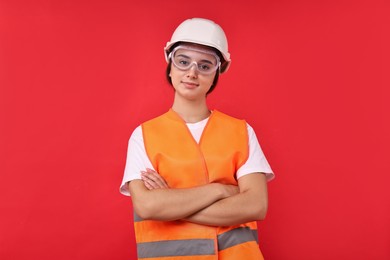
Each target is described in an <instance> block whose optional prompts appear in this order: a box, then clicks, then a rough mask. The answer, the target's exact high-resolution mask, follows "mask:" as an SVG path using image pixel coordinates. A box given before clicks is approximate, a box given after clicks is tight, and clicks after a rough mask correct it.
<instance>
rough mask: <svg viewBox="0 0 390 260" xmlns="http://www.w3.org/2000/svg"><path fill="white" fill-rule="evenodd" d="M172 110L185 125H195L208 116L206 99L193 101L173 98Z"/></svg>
mask: <svg viewBox="0 0 390 260" xmlns="http://www.w3.org/2000/svg"><path fill="white" fill-rule="evenodd" d="M172 110H173V111H175V112H176V113H177V114H179V116H180V117H181V118H182V119H183V120H184V121H185V122H187V123H196V122H199V121H202V120H203V119H206V118H207V117H209V116H210V110H209V109H208V107H207V103H206V98H204V99H202V100H193V101H190V100H183V99H180V98H175V100H174V102H173V105H172Z"/></svg>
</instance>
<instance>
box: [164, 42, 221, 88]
mask: <svg viewBox="0 0 390 260" xmlns="http://www.w3.org/2000/svg"><path fill="white" fill-rule="evenodd" d="M180 43H181V42H178V43H176V44H174V45H173V46H172V47H171V48H170V51H171V50H173V49H174V48H175V47H176V46H178V45H180ZM210 48H211V49H212V50H214V51H215V53H216V54H217V55H218V57H219V58H220V60H221V63H223V61H224V59H223V56H222V54H221V53H220V52H219V51H218V50H217V49H215V48H212V47H210ZM171 64H172V61H171V60H169V61H168V66H167V69H166V70H165V77H166V79H167V81H168V83H169V84H170V85H171V86H173V85H172V79H171V77H170V76H169V74H170V73H171ZM218 79H219V70H217V72H216V73H215V77H214V81H213V84H212V85H211V87H210V89H209V91H207V93H206V95H208V94H210V93H211V92H212V91H213V90H214V89H215V87H216V86H217V83H218Z"/></svg>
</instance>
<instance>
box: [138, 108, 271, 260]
mask: <svg viewBox="0 0 390 260" xmlns="http://www.w3.org/2000/svg"><path fill="white" fill-rule="evenodd" d="M142 132H143V135H144V144H145V148H146V151H147V154H148V157H149V158H150V160H151V163H152V164H153V167H154V169H156V170H157V172H158V173H159V174H160V175H161V176H162V177H163V178H164V179H165V180H166V182H167V183H168V185H169V187H170V188H190V187H195V186H199V185H204V184H208V183H217V182H218V183H224V184H232V185H237V180H236V179H235V172H236V171H237V169H238V168H239V167H241V165H243V164H244V163H245V161H246V160H247V157H248V153H249V151H248V132H247V126H246V122H245V121H244V120H238V119H235V118H233V117H230V116H228V115H225V114H224V113H221V112H219V111H216V110H214V111H213V113H212V114H211V116H210V118H209V121H208V122H207V129H205V131H204V132H203V134H202V139H201V141H200V143H199V144H198V143H196V142H195V141H194V139H193V138H192V136H191V134H190V133H189V131H188V128H187V126H186V123H185V122H184V121H183V119H182V118H181V117H180V116H179V115H178V114H177V113H176V112H174V111H173V110H172V109H170V110H169V111H168V112H167V113H165V114H163V115H161V116H159V117H157V118H154V119H152V120H149V121H147V122H145V123H143V124H142ZM201 196H207V194H202V195H201ZM178 206H179V207H180V205H178ZM134 229H135V235H136V241H137V253H138V258H139V259H144V258H145V259H147V260H159V259H168V257H169V259H171V260H183V259H191V260H215V259H220V260H237V259H245V260H261V259H263V256H262V254H261V252H260V250H259V246H258V243H257V226H256V221H252V222H248V223H245V224H241V225H233V226H221V227H216V226H208V225H199V224H195V223H191V222H188V221H181V220H176V221H155V220H143V219H142V218H140V217H139V216H137V215H136V214H135V216H134Z"/></svg>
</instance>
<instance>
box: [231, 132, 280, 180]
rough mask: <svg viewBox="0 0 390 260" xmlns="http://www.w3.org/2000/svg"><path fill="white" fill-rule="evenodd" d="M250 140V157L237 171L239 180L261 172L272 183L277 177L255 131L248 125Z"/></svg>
mask: <svg viewBox="0 0 390 260" xmlns="http://www.w3.org/2000/svg"><path fill="white" fill-rule="evenodd" d="M247 130H248V138H249V156H248V160H247V161H246V162H245V163H244V164H243V165H242V166H241V167H240V168H239V169H238V170H237V179H239V178H241V177H242V176H245V175H247V174H250V173H255V172H261V173H264V174H265V175H266V177H267V180H268V181H270V180H272V179H273V178H274V177H275V174H274V173H273V171H272V169H271V166H270V165H269V163H268V161H267V159H266V157H265V155H264V153H263V150H262V149H261V146H260V144H259V141H258V140H257V137H256V134H255V131H254V130H253V128H252V127H251V126H250V125H249V124H247Z"/></svg>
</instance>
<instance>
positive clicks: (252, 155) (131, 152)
mask: <svg viewBox="0 0 390 260" xmlns="http://www.w3.org/2000/svg"><path fill="white" fill-rule="evenodd" d="M207 121H208V118H206V119H204V120H202V121H200V122H197V123H187V127H188V128H189V130H190V132H191V134H192V136H193V137H194V139H195V140H196V142H197V143H199V140H200V137H201V135H202V132H203V130H204V128H205V126H206V124H207ZM247 130H248V137H249V156H248V160H247V161H246V162H245V163H244V164H243V165H242V166H241V167H240V168H239V169H238V170H237V173H236V175H237V179H239V178H241V177H242V176H244V175H247V174H250V173H255V172H261V173H265V174H266V176H267V180H268V181H269V180H271V179H273V178H274V177H275V175H274V173H273V172H272V169H271V167H270V166H269V164H268V161H267V159H266V158H265V156H264V153H263V151H262V150H261V147H260V144H259V142H258V140H257V137H256V134H255V132H254V130H253V128H252V127H251V126H250V125H249V124H247ZM146 168H150V169H153V170H154V168H153V165H152V163H151V162H150V160H149V158H148V156H147V154H146V150H145V145H144V140H143V135H142V127H141V126H138V127H137V128H136V129H135V130H134V132H133V133H132V135H131V137H130V140H129V144H128V149H127V159H126V167H125V172H124V175H123V179H122V184H121V186H120V192H121V193H122V194H123V195H127V196H130V192H129V190H128V185H126V183H127V182H129V181H132V180H136V179H139V180H140V179H141V171H144V170H145V169H146Z"/></svg>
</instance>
